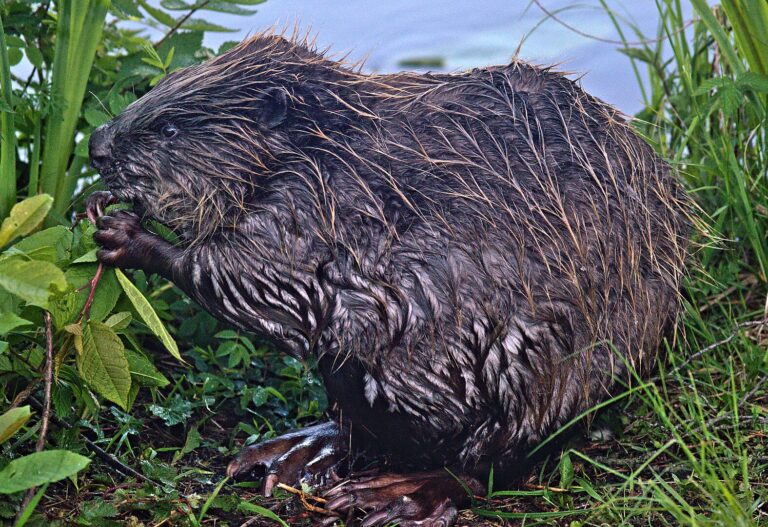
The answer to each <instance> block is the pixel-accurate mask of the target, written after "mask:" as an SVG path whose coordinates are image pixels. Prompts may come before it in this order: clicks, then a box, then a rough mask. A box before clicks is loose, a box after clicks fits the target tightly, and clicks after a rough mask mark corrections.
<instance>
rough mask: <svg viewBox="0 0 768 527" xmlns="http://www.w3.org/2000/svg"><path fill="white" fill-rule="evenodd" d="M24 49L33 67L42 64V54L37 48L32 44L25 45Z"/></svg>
mask: <svg viewBox="0 0 768 527" xmlns="http://www.w3.org/2000/svg"><path fill="white" fill-rule="evenodd" d="M24 51H25V52H26V54H27V59H28V60H29V62H30V63H31V64H32V65H33V66H34V67H36V68H39V67H40V66H42V65H43V54H42V52H41V51H40V50H39V49H37V48H36V47H34V46H27V47H26V48H24Z"/></svg>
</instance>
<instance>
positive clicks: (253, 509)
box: [237, 501, 288, 527]
mask: <svg viewBox="0 0 768 527" xmlns="http://www.w3.org/2000/svg"><path fill="white" fill-rule="evenodd" d="M237 510H238V511H239V512H245V513H249V514H258V515H259V516H263V517H264V518H269V519H270V520H273V521H276V522H277V523H279V524H280V525H282V527H288V524H287V523H285V522H284V521H283V520H282V519H281V518H280V516H278V515H277V514H275V513H274V512H272V511H271V510H269V509H267V508H264V507H262V506H261V505H256V504H253V503H250V502H248V501H243V502H241V503H240V504H239V505H238V506H237Z"/></svg>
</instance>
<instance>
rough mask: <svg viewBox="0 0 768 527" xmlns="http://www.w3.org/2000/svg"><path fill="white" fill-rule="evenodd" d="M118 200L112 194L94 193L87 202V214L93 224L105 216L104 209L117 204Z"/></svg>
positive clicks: (104, 192)
mask: <svg viewBox="0 0 768 527" xmlns="http://www.w3.org/2000/svg"><path fill="white" fill-rule="evenodd" d="M117 202H118V199H117V198H116V197H115V196H113V195H112V193H111V192H107V191H99V192H93V193H92V194H91V195H90V196H88V197H87V198H86V200H85V212H86V213H87V215H88V219H89V220H91V222H95V221H96V219H97V218H99V217H101V216H103V215H104V209H106V208H107V207H108V206H109V205H112V204H114V203H117Z"/></svg>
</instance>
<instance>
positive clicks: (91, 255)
mask: <svg viewBox="0 0 768 527" xmlns="http://www.w3.org/2000/svg"><path fill="white" fill-rule="evenodd" d="M98 250H99V249H98V247H96V248H94V249H91V250H90V251H88V252H87V253H85V254H84V255H82V256H81V257H79V258H76V259H75V260H72V263H73V264H79V263H93V262H98V261H99V259H98V258H96V253H97V252H98Z"/></svg>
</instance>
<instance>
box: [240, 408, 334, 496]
mask: <svg viewBox="0 0 768 527" xmlns="http://www.w3.org/2000/svg"><path fill="white" fill-rule="evenodd" d="M340 435H341V433H340V431H339V427H338V425H337V424H336V423H334V422H328V423H323V424H319V425H315V426H310V427H308V428H303V429H301V430H296V431H294V432H289V433H287V434H285V435H283V436H280V437H277V438H275V439H270V440H269V441H265V442H263V443H259V444H257V445H252V446H249V447H246V448H245V449H243V450H242V451H241V452H240V455H239V456H238V457H237V458H236V459H235V460H234V461H232V462H231V463H230V464H229V466H228V467H227V476H230V477H239V476H244V475H246V474H248V473H255V474H257V475H260V476H264V480H263V483H262V492H263V493H264V495H265V496H271V495H272V489H273V488H274V487H275V486H276V485H277V484H278V483H284V484H286V485H291V486H298V485H300V484H301V483H310V484H322V483H324V482H325V481H328V480H336V479H338V478H337V476H336V469H337V467H338V466H339V464H340V463H341V462H342V461H343V460H344V459H345V458H346V452H345V451H344V449H343V448H342V446H343V445H342V442H341V440H340V439H341V438H340Z"/></svg>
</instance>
